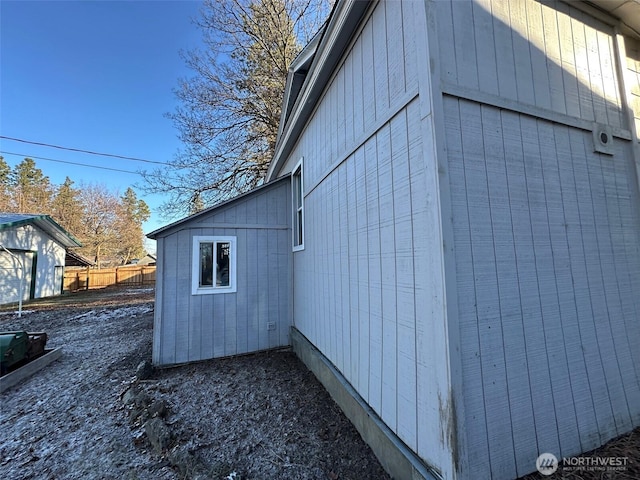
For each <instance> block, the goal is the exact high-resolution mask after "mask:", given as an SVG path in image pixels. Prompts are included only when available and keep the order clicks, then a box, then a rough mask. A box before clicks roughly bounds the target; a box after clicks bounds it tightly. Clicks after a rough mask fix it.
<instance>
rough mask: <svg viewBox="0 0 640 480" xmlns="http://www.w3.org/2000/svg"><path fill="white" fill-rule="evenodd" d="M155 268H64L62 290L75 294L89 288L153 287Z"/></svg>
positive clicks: (144, 266) (135, 266)
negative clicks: (114, 286) (112, 286)
mask: <svg viewBox="0 0 640 480" xmlns="http://www.w3.org/2000/svg"><path fill="white" fill-rule="evenodd" d="M155 283H156V267H155V266H147V265H132V266H126V267H116V268H101V269H95V268H80V269H76V268H73V269H72V268H66V269H65V272H64V281H63V282H62V289H63V291H65V292H76V291H78V290H88V289H90V288H104V287H109V286H111V285H122V286H126V285H130V286H134V285H155Z"/></svg>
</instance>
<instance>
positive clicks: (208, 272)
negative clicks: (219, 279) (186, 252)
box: [200, 243, 213, 287]
mask: <svg viewBox="0 0 640 480" xmlns="http://www.w3.org/2000/svg"><path fill="white" fill-rule="evenodd" d="M200 286H201V287H213V243H201V244H200Z"/></svg>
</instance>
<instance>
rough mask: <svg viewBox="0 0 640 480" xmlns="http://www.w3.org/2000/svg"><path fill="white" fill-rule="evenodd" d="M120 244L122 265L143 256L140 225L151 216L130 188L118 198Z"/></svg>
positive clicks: (142, 233) (119, 253)
mask: <svg viewBox="0 0 640 480" xmlns="http://www.w3.org/2000/svg"><path fill="white" fill-rule="evenodd" d="M120 207H121V208H120V218H119V230H120V242H119V246H120V248H119V250H118V255H119V257H120V261H121V263H122V264H126V263H129V261H131V260H132V259H133V258H140V257H142V256H144V232H143V231H142V224H143V223H144V222H146V221H147V220H148V219H149V217H150V216H151V211H150V210H149V206H148V205H147V204H146V203H145V201H144V200H139V199H138V197H137V195H136V192H134V191H133V189H132V188H131V187H129V188H127V191H126V192H125V193H124V195H123V196H122V197H121V198H120Z"/></svg>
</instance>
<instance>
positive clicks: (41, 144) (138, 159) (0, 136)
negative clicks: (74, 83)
mask: <svg viewBox="0 0 640 480" xmlns="http://www.w3.org/2000/svg"><path fill="white" fill-rule="evenodd" d="M0 138H4V139H5V140H11V141H14V142H22V143H29V144H31V145H40V146H42V147H50V148H58V149H60V150H69V151H72V152H81V153H88V154H90V155H99V156H101V157H113V158H122V159H124V160H133V161H135V162H145V163H156V164H158V165H169V164H168V163H165V162H155V161H153V160H145V159H144V158H136V157H126V156H124V155H115V154H112V153H100V152H92V151H91V150H82V149H80V148H72V147H61V146H59V145H51V144H50V143H41V142H32V141H30V140H23V139H21V138H13V137H5V136H4V135H0ZM34 158H35V157H34ZM42 160H46V159H42Z"/></svg>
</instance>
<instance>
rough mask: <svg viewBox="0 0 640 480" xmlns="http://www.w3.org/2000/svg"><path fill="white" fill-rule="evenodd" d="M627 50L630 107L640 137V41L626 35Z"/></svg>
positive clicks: (637, 134) (637, 135) (626, 66)
mask: <svg viewBox="0 0 640 480" xmlns="http://www.w3.org/2000/svg"><path fill="white" fill-rule="evenodd" d="M624 40H625V50H626V53H627V58H626V61H627V64H626V65H623V67H625V68H626V77H625V79H626V80H627V89H628V92H629V94H630V97H629V107H631V110H632V111H633V117H634V118H635V124H636V125H635V128H636V138H640V43H639V42H638V41H637V40H633V39H631V38H629V37H625V39H624Z"/></svg>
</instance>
